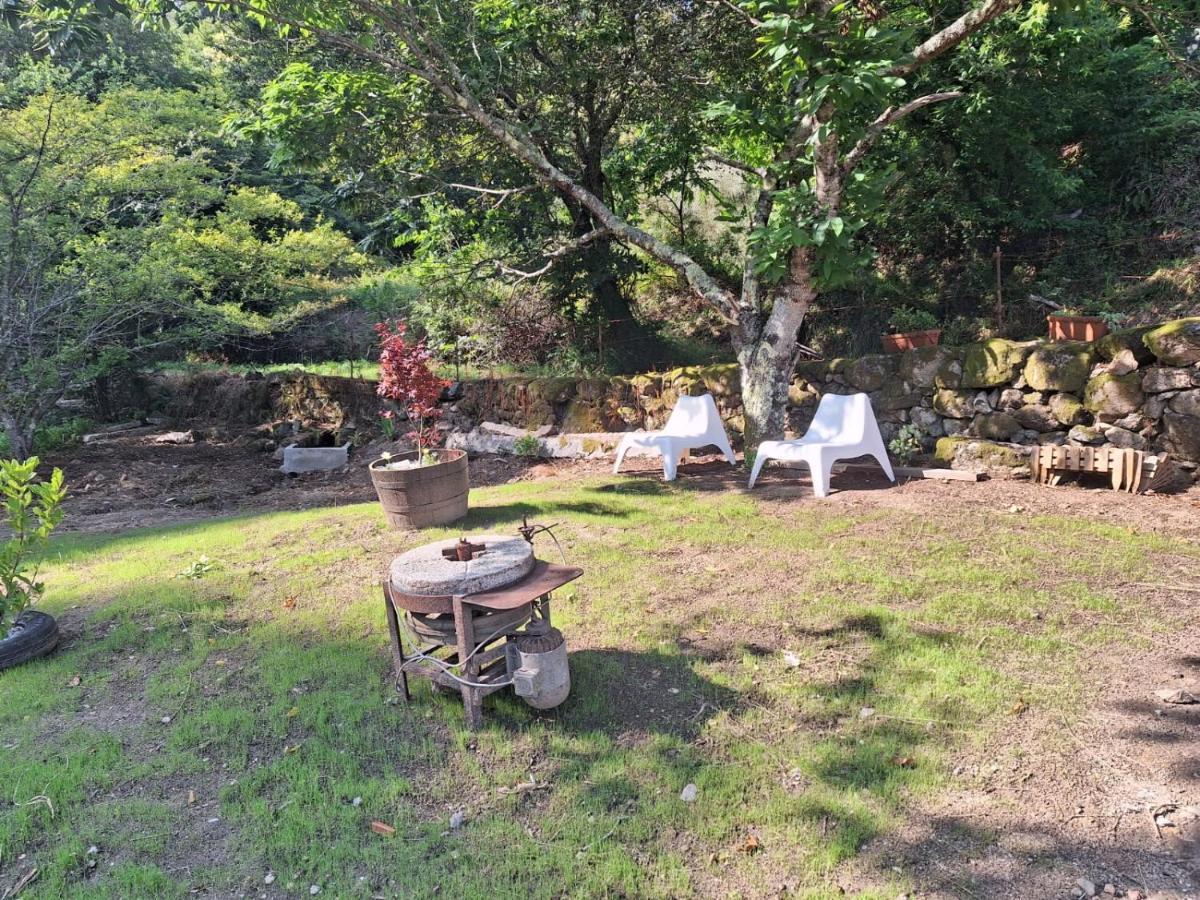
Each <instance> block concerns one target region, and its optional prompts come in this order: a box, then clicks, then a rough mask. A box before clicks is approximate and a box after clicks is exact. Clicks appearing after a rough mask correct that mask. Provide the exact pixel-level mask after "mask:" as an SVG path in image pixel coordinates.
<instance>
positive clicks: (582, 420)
mask: <svg viewBox="0 0 1200 900" xmlns="http://www.w3.org/2000/svg"><path fill="white" fill-rule="evenodd" d="M559 430H560V431H562V432H563V433H565V434H592V433H594V432H597V431H604V430H605V428H604V418H603V416H601V415H600V406H599V404H598V403H597V402H596V401H594V400H583V399H581V398H576V399H574V400H572V401H571V402H570V403H569V404H567V411H566V414H565V415H564V416H563V420H562V424H561V425H559Z"/></svg>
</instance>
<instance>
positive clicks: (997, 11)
mask: <svg viewBox="0 0 1200 900" xmlns="http://www.w3.org/2000/svg"><path fill="white" fill-rule="evenodd" d="M1023 2H1024V0H986V2H985V3H983V5H981V6H977V7H975V8H974V9H972V10H969V11H968V12H966V13H963V14H962V15H961V16H959V17H958V18H957V19H955V20H954V21H953V22H951V23H950V24H949V25H947V26H946V27H945V28H943V29H942V30H941V31H939V32H938V33H937V34H935V35H933V36H932V37H930V38H929V39H928V40H926V41H924V42H922V43H921V44H919V45H918V46H916V47H915V48H913V50H912V52H911V53H909V54H908V55H907V56H906V57H904V59H902V60H900V62H898V63H897V64H896V65H894V66H892V68H891V69H889V70H888V74H889V75H897V76H903V75H909V74H911V73H912V72H915V71H916V70H917V69H919V68H921V66H923V65H925V64H926V63H928V62H931V61H933V60H935V59H937V58H938V57H939V56H941V55H942V54H943V53H945V52H946V51H947V50H953V49H954V48H955V47H957V46H958V45H959V44H961V43H962V42H963V41H965V40H966V39H967V38H969V37H970V36H971V35H973V34H974V33H975V32H976V31H978V30H979V29H980V28H982V27H983V26H984V25H986V24H987V23H988V22H991V21H992V20H993V19H998V18H999V17H1000V16H1002V15H1004V14H1005V13H1006V12H1008V11H1009V10H1010V9H1016V8H1017V7H1018V6H1020V5H1021V4H1022V3H1023Z"/></svg>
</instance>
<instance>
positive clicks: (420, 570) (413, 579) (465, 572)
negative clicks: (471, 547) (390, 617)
mask: <svg viewBox="0 0 1200 900" xmlns="http://www.w3.org/2000/svg"><path fill="white" fill-rule="evenodd" d="M467 540H468V541H470V542H471V543H472V544H485V545H486V547H487V549H485V550H484V551H483V552H477V553H476V554H475V557H474V559H471V560H468V561H467V562H459V561H458V560H449V559H446V558H445V557H443V556H442V551H443V550H445V549H447V548H450V547H453V546H454V545H455V544H457V543H458V538H450V539H449V540H445V541H438V542H437V543H434V544H426V545H425V546H424V547H417V548H416V549H415V550H409V551H408V552H407V553H404V554H401V555H400V556H397V557H396V558H395V559H394V560H392V566H391V570H390V574H389V577H390V578H391V579H392V587H394V588H395V589H396V590H398V591H401V592H402V593H405V594H414V595H417V596H422V597H438V596H446V595H454V594H479V593H483V592H484V591H494V590H496V589H498V588H502V587H504V586H505V585H506V584H512V583H513V582H514V581H519V580H520V579H522V578H524V577H525V576H526V575H528V574H529V571H530V570H531V569H532V568H533V563H534V559H533V547H532V546H531V545H530V544H529V543H528V542H526V541H525V540H523V539H521V538H519V537H508V536H506V535H499V534H485V535H482V536H481V537H468V538H467Z"/></svg>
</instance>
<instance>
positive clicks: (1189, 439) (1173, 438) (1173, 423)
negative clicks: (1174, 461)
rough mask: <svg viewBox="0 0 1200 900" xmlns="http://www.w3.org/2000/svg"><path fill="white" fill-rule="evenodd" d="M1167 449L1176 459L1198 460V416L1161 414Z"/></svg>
mask: <svg viewBox="0 0 1200 900" xmlns="http://www.w3.org/2000/svg"><path fill="white" fill-rule="evenodd" d="M1163 424H1164V426H1165V436H1166V437H1165V439H1166V444H1167V449H1168V450H1170V452H1171V453H1172V454H1174V455H1175V456H1176V457H1177V458H1178V459H1182V460H1187V461H1190V462H1200V416H1181V415H1177V414H1176V413H1172V412H1168V413H1167V414H1166V415H1164V416H1163Z"/></svg>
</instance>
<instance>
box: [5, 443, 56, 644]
mask: <svg viewBox="0 0 1200 900" xmlns="http://www.w3.org/2000/svg"><path fill="white" fill-rule="evenodd" d="M38 462H39V460H38V458H37V457H36V456H32V457H30V458H29V459H27V460H25V461H24V462H18V461H17V460H15V459H10V460H0V500H3V502H4V515H5V519H6V520H7V523H8V528H9V530H10V531H11V532H12V536H11V537H10V538H9V539H8V540H7V541H6V542H5V543H4V544H2V545H0V630H3V629H4V625H5V622H6V621H7V620H9V619H10V618H12V617H15V616H17V615H19V614H20V613H22V612H24V611H25V610H26V609H27V608H28V607H29V605H30V604H31V603H33V602H34V601H35V600H37V599H38V598H39V597H40V596H41V595H42V591H43V589H44V588H43V585H42V583H41V582H39V581H38V580H37V573H38V566H37V563H36V562H35V561H34V560H33V554H34V552H35V551H36V550H37V549H38V548H39V547H40V546H41V545H42V544H44V543H45V542H46V539H47V538H48V537H49V536H50V532H52V531H53V530H54V528H55V527H56V526H57V525H58V523H59V522H60V521H62V509H61V505H62V501H63V498H64V497H65V496H66V488H65V487H64V486H63V473H62V470H60V469H55V470H54V472H53V473H52V474H51V476H50V480H49V481H43V482H38V481H36V480H35V479H36V478H37V467H38Z"/></svg>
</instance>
